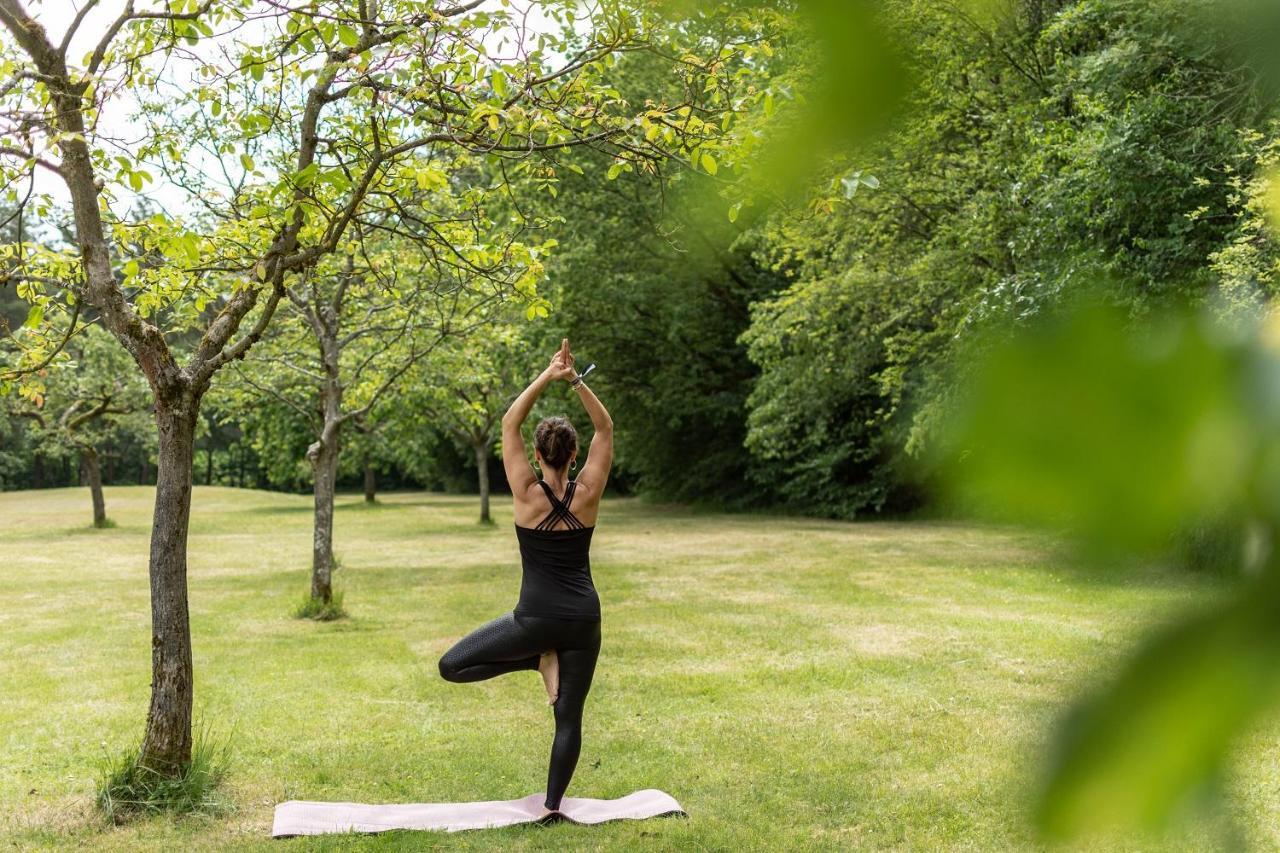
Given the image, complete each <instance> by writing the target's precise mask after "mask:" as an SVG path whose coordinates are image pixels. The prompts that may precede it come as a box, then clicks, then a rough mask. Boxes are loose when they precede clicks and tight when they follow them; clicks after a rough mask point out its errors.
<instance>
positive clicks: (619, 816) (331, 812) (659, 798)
mask: <svg viewBox="0 0 1280 853" xmlns="http://www.w3.org/2000/svg"><path fill="white" fill-rule="evenodd" d="M544 797H545V795H544V794H530V795H529V796H527V797H525V798H524V799H523V800H492V801H489V802H482V803H416V804H412V805H410V804H405V805H383V806H375V805H363V804H361V803H314V802H308V801H305V800H290V801H289V802H287V803H281V804H280V805H278V806H276V819H275V823H274V824H273V825H272V827H271V834H272V836H274V837H276V838H281V837H285V836H290V835H323V834H325V833H330V832H386V831H388V830H392V829H437V830H445V831H446V832H457V831H458V830H462V829H491V828H494V827H499V826H512V825H514V824H517V823H533V822H534V821H536V820H538V818H539V817H540V816H541V814H542V801H543V799H544ZM560 813H561V814H562V815H563V816H564V817H565V818H566V819H567V820H571V821H573V822H574V823H587V824H593V823H604V822H605V821H610V820H643V819H644V818H650V817H658V816H660V815H683V814H684V809H682V808H680V804H679V803H677V802H676V801H675V798H674V797H672V796H671V795H670V794H665V793H663V792H662V791H657V790H654V789H652V788H648V789H645V790H643V791H636V792H635V793H634V794H628V795H627V796H625V797H619V798H618V799H616V800H593V799H588V798H585V797H582V798H579V797H565V798H564V799H563V800H562V801H561V803H560Z"/></svg>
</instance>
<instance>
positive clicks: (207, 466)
mask: <svg viewBox="0 0 1280 853" xmlns="http://www.w3.org/2000/svg"><path fill="white" fill-rule="evenodd" d="M204 484H205V485H206V486H212V485H213V437H212V436H210V438H209V445H208V447H206V448H205V456H204Z"/></svg>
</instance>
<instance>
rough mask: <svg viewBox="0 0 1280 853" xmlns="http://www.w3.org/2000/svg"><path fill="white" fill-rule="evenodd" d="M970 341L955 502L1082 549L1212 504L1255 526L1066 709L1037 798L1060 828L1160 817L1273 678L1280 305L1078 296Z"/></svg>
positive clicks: (1174, 528)
mask: <svg viewBox="0 0 1280 853" xmlns="http://www.w3.org/2000/svg"><path fill="white" fill-rule="evenodd" d="M982 352H983V355H982V356H981V358H979V359H977V361H976V363H975V364H974V365H971V366H970V367H969V373H968V377H969V378H968V380H967V381H966V382H964V383H963V387H964V390H963V391H962V392H961V394H960V402H959V403H958V406H957V414H956V417H955V419H954V421H953V430H952V434H951V439H952V440H951V442H950V453H949V456H950V460H949V462H948V463H946V465H945V466H944V470H947V471H948V472H949V476H948V477H947V478H945V482H946V487H947V489H948V490H949V491H950V493H951V496H952V497H953V499H958V500H960V501H962V502H964V503H967V505H968V506H971V507H977V508H979V509H980V510H981V511H982V512H983V513H984V514H986V515H987V516H988V517H992V518H998V519H1001V520H1007V521H1018V522H1023V523H1036V524H1042V525H1046V526H1050V527H1053V528H1057V529H1062V530H1065V531H1068V532H1070V533H1072V534H1074V535H1075V537H1076V539H1077V541H1079V542H1081V543H1082V544H1085V545H1086V546H1089V547H1090V548H1091V549H1092V551H1091V553H1093V554H1111V555H1115V554H1130V555H1136V556H1143V557H1150V556H1158V555H1160V554H1161V553H1162V552H1167V549H1168V545H1169V543H1170V541H1171V540H1172V539H1173V538H1174V537H1176V536H1177V535H1178V534H1179V532H1180V531H1184V530H1186V529H1187V528H1188V527H1191V526H1195V525H1199V524H1206V523H1214V522H1218V521H1221V520H1223V519H1239V520H1242V521H1243V522H1244V524H1245V526H1247V527H1248V529H1250V530H1252V531H1253V536H1252V537H1251V539H1250V544H1251V547H1250V548H1248V549H1244V548H1242V549H1241V553H1240V554H1239V556H1238V559H1237V561H1236V564H1237V566H1238V567H1239V569H1240V573H1241V575H1242V576H1243V578H1242V580H1241V581H1240V584H1239V586H1238V587H1236V588H1235V591H1234V592H1233V593H1232V596H1231V597H1230V598H1229V600H1227V601H1226V602H1225V603H1222V604H1219V605H1218V606H1217V607H1216V609H1212V610H1206V611H1204V612H1201V613H1199V614H1196V615H1195V616H1193V617H1188V618H1187V619H1186V620H1185V621H1183V622H1181V623H1179V624H1175V625H1172V626H1168V627H1166V628H1165V629H1164V630H1163V631H1162V632H1160V633H1158V634H1157V635H1155V636H1153V637H1151V638H1150V639H1148V640H1147V642H1146V643H1145V644H1144V645H1143V646H1142V647H1141V648H1140V649H1139V650H1138V651H1137V653H1136V654H1135V655H1134V656H1133V658H1132V659H1131V660H1130V661H1129V662H1128V663H1127V664H1126V665H1125V666H1124V667H1123V668H1122V670H1121V672H1120V674H1119V675H1118V677H1116V678H1114V679H1113V680H1112V681H1111V683H1110V684H1109V685H1108V686H1107V687H1106V688H1105V689H1103V690H1101V691H1099V692H1098V693H1097V694H1096V695H1094V696H1092V697H1089V698H1087V699H1086V700H1084V701H1083V702H1082V703H1081V704H1080V705H1079V707H1077V708H1076V709H1075V710H1074V711H1073V712H1072V714H1071V715H1070V716H1069V718H1068V720H1067V721H1066V724H1065V725H1063V726H1062V728H1061V731H1060V733H1059V736H1058V738H1057V743H1056V755H1055V756H1054V759H1053V761H1052V762H1051V763H1050V767H1049V773H1048V778H1047V782H1046V787H1045V789H1044V791H1043V794H1042V796H1041V799H1040V802H1039V806H1038V812H1037V820H1038V822H1039V824H1040V827H1041V829H1042V830H1043V831H1044V832H1045V833H1046V835H1048V836H1049V837H1051V838H1058V839H1072V838H1079V837H1082V836H1086V835H1088V834H1091V833H1093V832H1095V831H1113V830H1132V829H1140V828H1145V829H1160V828H1162V827H1167V826H1168V824H1169V821H1170V819H1171V818H1172V817H1174V816H1175V815H1176V814H1178V813H1179V812H1180V811H1181V810H1182V809H1183V807H1184V806H1186V805H1187V804H1189V803H1190V802H1192V801H1193V800H1195V799H1196V798H1197V797H1198V796H1199V795H1200V794H1202V793H1204V792H1205V791H1206V790H1212V789H1213V787H1214V786H1215V784H1216V782H1217V780H1218V778H1219V776H1220V774H1221V771H1222V767H1223V762H1224V759H1225V758H1226V756H1227V753H1228V751H1229V748H1230V746H1231V744H1232V742H1233V739H1234V738H1235V737H1236V736H1237V735H1238V734H1240V733H1241V732H1242V731H1243V730H1244V729H1245V728H1246V727H1247V726H1248V725H1249V724H1250V723H1251V722H1252V721H1254V720H1255V719H1256V718H1257V717H1258V716H1259V714H1260V713H1261V712H1263V711H1264V710H1266V709H1267V708H1268V707H1269V706H1270V705H1271V704H1273V703H1274V702H1275V701H1276V700H1277V696H1278V691H1277V687H1280V557H1277V556H1276V554H1275V552H1274V550H1273V547H1272V546H1273V544H1274V543H1275V541H1276V532H1277V530H1280V429H1278V427H1280V315H1272V316H1271V317H1270V318H1268V319H1266V320H1258V321H1255V322H1251V323H1240V322H1238V321H1236V322H1232V323H1228V322H1226V321H1223V320H1221V319H1218V318H1215V317H1214V316H1213V315H1212V314H1210V313H1208V312H1206V311H1203V310H1194V311H1193V310H1182V311H1167V312H1164V313H1158V314H1154V315H1148V316H1144V317H1142V318H1140V319H1134V318H1133V317H1132V316H1130V315H1128V314H1127V313H1126V312H1123V311H1121V310H1119V309H1116V308H1113V307H1110V306H1109V305H1107V304H1106V302H1105V301H1104V300H1103V299H1100V298H1099V299H1091V300H1081V301H1079V302H1077V303H1076V304H1075V305H1073V306H1072V307H1070V308H1064V309H1062V310H1059V311H1056V312H1054V313H1053V314H1052V315H1051V316H1046V317H1043V318H1041V319H1040V320H1038V321H1037V322H1035V323H1034V324H1032V325H1031V326H1030V327H1028V328H1025V329H1024V330H1022V331H1021V332H1020V333H1018V334H1017V335H1014V336H1006V337H1004V338H1002V339H1001V340H998V341H995V342H990V343H988V345H987V346H985V347H983V348H982ZM1246 550H1248V551H1249V552H1250V553H1249V554H1246V553H1245V551H1246Z"/></svg>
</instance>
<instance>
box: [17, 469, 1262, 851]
mask: <svg viewBox="0 0 1280 853" xmlns="http://www.w3.org/2000/svg"><path fill="white" fill-rule="evenodd" d="M151 500H152V491H151V490H150V489H146V488H114V489H108V490H107V507H108V512H109V514H110V515H111V517H112V518H113V519H114V520H115V521H116V522H117V526H116V527H115V528H113V529H108V530H93V529H91V528H89V527H88V526H87V524H86V522H87V520H88V518H89V515H90V512H89V500H88V495H87V493H85V492H83V491H81V490H55V491H44V492H20V493H8V494H0V548H2V549H3V551H2V553H3V555H4V560H3V566H2V567H0V579H2V580H3V586H2V589H3V602H4V603H3V605H0V650H2V654H0V833H3V835H4V838H5V840H6V841H9V842H11V843H13V844H16V845H17V846H19V847H41V846H47V847H65V846H73V845H79V846H83V847H86V848H91V849H95V850H112V849H158V850H159V849H164V850H174V849H208V850H215V849H227V848H229V847H231V848H238V849H240V848H247V849H252V848H258V849H271V850H292V849H302V848H306V849H312V848H321V849H374V848H377V849H382V848H390V849H422V848H423V847H428V846H430V847H440V848H449V849H489V848H502V849H517V850H518V849H619V848H625V849H664V850H665V849H704V850H784V849H786V850H790V849H869V848H870V849H883V848H899V849H929V850H939V849H948V850H950V849H978V850H991V849H1017V850H1023V849H1028V848H1032V847H1035V846H1037V841H1036V838H1035V835H1034V833H1033V832H1032V830H1031V828H1030V824H1029V822H1028V820H1027V818H1026V814H1025V805H1026V802H1027V800H1028V796H1029V792H1030V791H1032V790H1034V786H1035V784H1036V781H1037V778H1038V773H1039V771H1040V769H1041V767H1042V765H1043V762H1044V759H1045V756H1046V754H1047V748H1046V743H1047V739H1048V733H1049V732H1050V730H1051V726H1052V723H1053V721H1054V720H1055V719H1056V718H1057V716H1058V714H1059V713H1060V712H1061V710H1062V709H1063V707H1064V706H1065V704H1066V703H1067V702H1068V701H1069V700H1070V698H1071V697H1073V696H1074V695H1076V694H1077V693H1078V691H1080V690H1082V689H1088V688H1090V687H1094V686H1096V685H1098V684H1099V683H1100V675H1099V673H1101V672H1104V671H1105V670H1106V669H1107V668H1108V667H1109V666H1111V665H1113V664H1114V663H1115V662H1116V661H1118V660H1120V659H1121V658H1122V657H1123V655H1124V652H1125V650H1126V648H1127V647H1128V645H1129V644H1130V643H1131V642H1132V641H1133V640H1134V639H1135V638H1137V637H1139V636H1141V634H1142V633H1143V632H1144V631H1145V630H1146V629H1147V628H1148V627H1149V626H1151V625H1153V624H1155V623H1158V622H1160V621H1161V620H1163V619H1167V618H1169V617H1170V616H1171V615H1173V614H1174V613H1176V612H1178V611H1180V610H1183V609H1185V608H1188V607H1192V606H1195V605H1197V604H1203V603H1204V602H1206V601H1210V600H1212V599H1213V597H1215V596H1217V595H1220V594H1221V593H1222V589H1221V584H1220V582H1214V581H1210V580H1206V579H1202V578H1196V577H1194V576H1188V575H1186V574H1182V573H1175V572H1166V571H1162V570H1159V569H1155V568H1152V569H1145V570H1142V571H1140V572H1136V573H1135V572H1134V571H1132V570H1130V571H1127V572H1124V573H1109V574H1108V573H1103V574H1097V573H1094V574H1081V573H1080V572H1078V571H1074V570H1071V569H1068V568H1065V567H1064V565H1063V564H1062V563H1061V561H1060V560H1058V559H1056V558H1055V556H1054V553H1053V551H1052V549H1051V548H1050V547H1048V545H1047V544H1046V543H1044V542H1042V541H1041V540H1039V539H1037V538H1036V537H1035V536H1033V535H1031V534H1027V533H1017V532H1009V531H999V530H993V529H983V528H980V527H975V526H966V525H962V524H957V523H942V522H918V523H916V522H912V523H890V522H868V523H838V522H825V521H815V520H806V519H801V518H780V517H770V516H761V515H721V514H707V513H693V512H689V511H687V510H684V509H681V508H678V507H663V506H654V505H649V504H645V503H642V502H638V501H635V500H615V501H611V502H609V503H608V504H607V505H606V507H605V508H604V510H603V512H602V522H601V525H600V527H599V530H598V531H597V535H596V540H595V550H594V554H593V567H594V573H595V577H596V582H597V586H598V587H599V589H600V594H601V598H602V600H603V605H604V619H605V621H604V646H603V651H602V654H601V658H600V664H599V668H598V670H597V674H596V681H595V686H594V687H593V689H592V693H591V697H590V699H589V701H588V705H587V722H586V729H585V743H584V747H583V753H582V759H581V762H580V764H579V768H578V772H577V775H576V777H575V778H574V781H573V785H572V786H571V788H570V790H569V794H570V795H576V796H594V797H616V796H621V795H623V794H626V793H629V792H631V791H634V790H637V789H640V788H648V787H656V788H661V789H663V790H666V791H668V792H670V793H672V794H673V795H675V797H676V798H677V799H679V800H680V801H681V803H682V804H683V805H684V806H685V808H686V809H687V811H688V813H689V817H688V818H687V819H661V820H652V821H645V822H621V823H616V824H610V825H605V826H599V827H592V828H587V827H576V826H570V825H560V826H554V827H549V828H540V827H516V828H510V829H504V830H486V831H478V832H464V833H458V834H453V835H445V834H423V833H404V832H401V833H390V834H386V835H381V836H363V837H362V836H338V837H330V838H327V839H296V840H292V841H271V840H270V838H269V832H270V826H271V817H272V809H273V806H274V805H275V803H277V802H279V801H281V800H285V799H291V798H298V799H315V800H344V801H365V802H368V801H373V802H431V801H451V800H452V801H458V800H479V799H508V798H516V797H523V796H526V795H528V794H530V793H534V792H538V791H542V790H543V789H544V784H545V772H546V759H547V753H548V749H549V744H550V735H551V727H552V720H551V715H550V710H549V709H548V708H547V707H546V705H545V703H544V700H543V697H542V694H541V687H540V684H539V682H538V678H537V676H536V674H534V673H518V674H515V675H512V676H508V677H504V678H500V679H495V680H492V681H488V682H484V683H481V684H473V685H454V684H448V683H446V682H444V681H442V680H441V679H440V678H439V676H438V674H437V671H436V661H437V659H438V658H439V656H440V654H441V653H443V652H444V651H445V650H446V649H447V648H448V647H449V646H450V645H451V644H452V643H453V642H454V641H455V640H457V639H458V638H459V637H461V636H462V635H463V634H464V633H466V632H467V631H469V630H470V629H471V628H473V627H475V626H476V625H478V624H480V623H481V622H483V621H485V620H487V619H490V618H492V617H494V616H497V615H499V614H501V613H503V612H505V611H506V610H509V609H510V607H511V606H512V605H513V604H514V602H515V599H516V594H517V590H518V586H519V578H520V570H519V559H518V552H517V548H516V543H515V538H514V535H513V532H512V530H511V515H510V510H509V508H508V507H507V506H505V505H504V502H502V501H498V502H497V503H498V505H499V506H498V508H497V511H496V516H497V521H498V523H497V524H496V525H495V526H492V527H485V526H480V525H478V524H476V523H475V516H476V511H477V508H476V501H475V500H474V499H468V498H465V497H452V496H450V497H446V496H439V495H427V494H393V495H384V496H382V498H381V499H380V501H381V502H380V504H379V505H377V506H375V507H366V506H365V505H364V504H363V503H362V501H361V499H360V498H358V497H354V496H352V497H343V498H341V499H340V500H339V507H338V512H337V524H336V527H337V533H336V539H337V551H338V554H339V557H340V558H341V560H342V564H343V568H342V569H341V571H340V572H339V573H338V575H337V581H338V583H339V584H340V586H341V587H342V588H343V589H344V590H345V592H346V606H347V609H348V610H349V611H350V613H351V618H350V619H348V620H345V621H341V622H334V623H327V624H316V623H311V622H305V621H299V620H296V619H293V618H291V617H290V614H291V612H292V611H293V609H294V607H295V606H296V605H297V602H298V600H299V598H300V596H302V595H303V594H304V593H305V591H306V589H307V577H308V574H307V569H308V561H309V554H310V536H311V528H310V523H311V514H310V508H311V503H310V499H309V498H308V497H306V496H292V495H280V494H270V493H264V492H255V491H237V490H232V489H222V488H197V489H196V490H195V496H194V500H193V513H192V524H191V538H190V587H191V614H192V629H193V634H194V643H195V672H196V705H197V713H198V714H199V716H200V717H201V719H202V720H203V721H204V722H205V724H207V725H208V726H209V727H210V728H211V729H212V730H213V732H214V734H215V735H221V736H223V737H227V738H230V739H231V743H232V746H233V756H234V757H233V764H232V766H231V771H230V775H229V779H228V782H227V784H226V788H225V791H226V795H227V798H228V800H229V807H228V809H227V811H226V813H225V814H223V815H222V816H220V817H216V818H209V817H194V818H183V819H173V818H164V817H162V818H155V819H149V820H143V821H140V822H137V823H133V824H129V825H126V826H123V827H111V826H108V825H106V824H105V822H104V821H103V820H102V818H101V817H100V816H99V815H98V814H97V813H96V812H95V811H94V808H93V805H92V800H93V792H94V784H95V767H96V766H97V764H98V763H99V762H100V760H101V758H102V756H103V755H104V753H109V754H111V755H115V754H117V753H118V752H119V751H120V750H121V749H123V748H125V747H127V746H128V745H130V744H132V743H136V741H137V739H138V738H139V736H140V734H141V731H142V722H143V718H144V716H145V714H146V708H147V698H148V684H149V604H148V586H147V573H146V557H147V546H148V536H149V522H150V511H151ZM1278 730H1280V726H1277V725H1275V724H1274V722H1272V723H1268V724H1267V725H1266V726H1263V727H1262V728H1260V729H1259V730H1258V731H1255V732H1253V733H1251V734H1250V735H1249V737H1248V738H1247V740H1246V742H1245V743H1243V744H1242V745H1241V747H1242V748H1241V749H1240V750H1239V756H1240V757H1239V758H1238V759H1237V760H1236V761H1235V762H1234V763H1235V767H1234V772H1233V774H1232V776H1231V780H1230V781H1229V783H1228V785H1227V793H1226V797H1227V802H1228V809H1229V812H1230V814H1231V816H1232V820H1233V821H1234V823H1235V824H1236V826H1237V828H1238V829H1239V830H1240V831H1241V832H1242V833H1243V835H1244V838H1245V839H1246V840H1247V841H1248V842H1249V843H1250V844H1252V845H1253V846H1256V847H1260V848H1275V847H1277V846H1280V830H1278V829H1277V825H1276V822H1275V819H1274V817H1273V816H1274V815H1275V814H1276V812H1277V806H1280V767H1278V766H1277V750H1276V745H1277V731H1278ZM1171 746H1172V745H1171ZM1220 830H1221V826H1217V827H1210V828H1208V829H1205V828H1203V827H1200V828H1196V827H1183V828H1181V829H1180V830H1179V831H1178V832H1176V833H1175V834H1173V835H1172V836H1170V837H1167V838H1165V839H1163V840H1162V841H1160V842H1158V843H1154V842H1153V843H1152V845H1151V846H1158V847H1165V846H1172V847H1185V848H1186V849H1203V848H1204V847H1206V846H1212V845H1213V844H1214V843H1215V840H1216V839H1218V838H1220V836H1219V835H1217V834H1215V833H1217V832H1219V831H1220ZM1118 846H1119V847H1120V848H1121V849H1135V848H1136V847H1137V846H1139V845H1136V844H1134V843H1132V842H1124V843H1121V844H1119V845H1118Z"/></svg>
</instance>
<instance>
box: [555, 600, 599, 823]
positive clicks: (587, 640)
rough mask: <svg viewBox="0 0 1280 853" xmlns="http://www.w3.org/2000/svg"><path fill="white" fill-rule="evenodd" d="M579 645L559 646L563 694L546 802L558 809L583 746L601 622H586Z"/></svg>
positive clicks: (557, 702) (557, 650)
mask: <svg viewBox="0 0 1280 853" xmlns="http://www.w3.org/2000/svg"><path fill="white" fill-rule="evenodd" d="M580 624H581V628H580V629H578V630H579V632H580V640H579V642H577V643H574V645H579V643H580V647H578V648H557V649H556V654H557V655H558V656H559V658H560V695H559V696H558V697H557V699H556V703H555V712H556V737H555V740H554V741H552V744H551V766H550V769H549V770H548V771H547V799H546V802H545V803H544V805H545V806H546V807H547V808H548V809H551V810H552V811H555V810H557V809H559V808H560V799H561V798H562V797H563V796H564V792H565V790H566V789H567V788H568V787H569V780H570V779H572V778H573V771H574V769H575V768H576V767H577V766H578V754H579V752H581V750H582V708H583V706H584V705H585V704H586V702H587V693H588V692H589V691H590V690H591V679H592V678H593V677H594V675H595V671H596V659H597V658H598V657H599V656H600V623H599V622H583V623H580Z"/></svg>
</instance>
